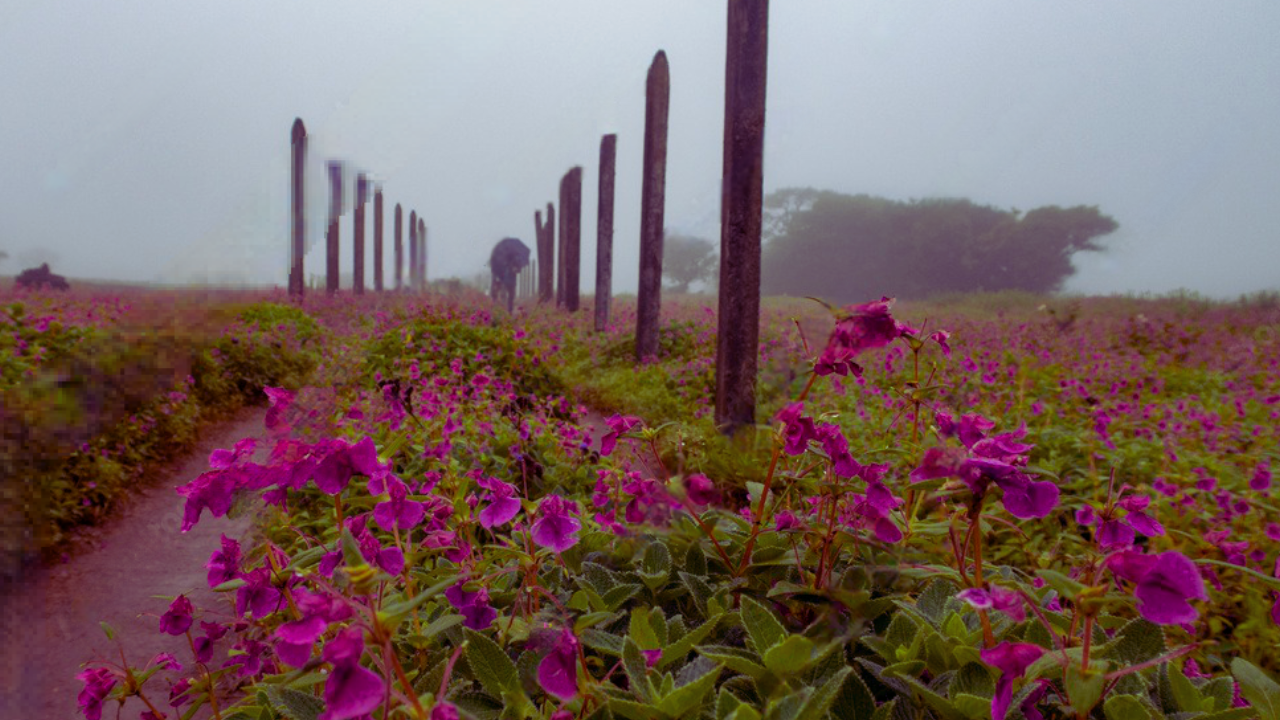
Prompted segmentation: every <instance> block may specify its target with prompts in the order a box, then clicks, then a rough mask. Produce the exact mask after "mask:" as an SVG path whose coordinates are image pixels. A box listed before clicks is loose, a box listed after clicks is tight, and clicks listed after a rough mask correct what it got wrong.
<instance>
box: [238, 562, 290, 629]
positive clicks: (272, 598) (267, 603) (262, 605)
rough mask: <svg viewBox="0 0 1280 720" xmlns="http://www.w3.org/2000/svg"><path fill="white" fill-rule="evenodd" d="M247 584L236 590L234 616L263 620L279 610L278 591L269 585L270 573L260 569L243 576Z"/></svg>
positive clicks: (279, 598)
mask: <svg viewBox="0 0 1280 720" xmlns="http://www.w3.org/2000/svg"><path fill="white" fill-rule="evenodd" d="M244 579H245V580H246V581H247V584H245V585H242V586H240V587H239V588H237V589H236V615H237V616H238V617H244V614H245V612H251V613H252V614H253V617H256V618H264V617H266V616H268V615H270V614H271V613H273V612H275V611H276V610H278V609H280V601H281V599H282V598H281V595H280V591H279V590H277V589H275V587H273V586H272V585H271V571H270V570H269V569H268V568H266V567H260V568H258V569H256V570H253V571H251V572H249V573H247V574H245V575H244Z"/></svg>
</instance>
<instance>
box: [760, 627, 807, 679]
mask: <svg viewBox="0 0 1280 720" xmlns="http://www.w3.org/2000/svg"><path fill="white" fill-rule="evenodd" d="M813 649H814V644H813V641H812V640H810V639H809V638H807V637H805V636H803V635H791V636H788V637H787V638H786V639H784V640H783V641H782V642H780V643H778V644H777V645H774V646H773V647H771V648H769V649H768V650H767V651H765V653H764V658H763V659H764V666H765V667H767V668H769V669H770V670H772V671H773V673H774V674H775V675H793V674H795V673H798V672H800V671H801V670H804V669H805V668H806V667H808V666H809V662H810V661H811V660H812V659H813Z"/></svg>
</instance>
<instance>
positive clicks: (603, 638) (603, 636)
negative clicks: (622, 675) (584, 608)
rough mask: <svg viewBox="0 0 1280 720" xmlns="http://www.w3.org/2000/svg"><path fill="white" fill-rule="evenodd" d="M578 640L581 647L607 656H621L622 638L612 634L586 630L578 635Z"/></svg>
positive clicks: (597, 629)
mask: <svg viewBox="0 0 1280 720" xmlns="http://www.w3.org/2000/svg"><path fill="white" fill-rule="evenodd" d="M578 638H579V639H580V640H582V644H583V645H586V646H587V647H589V648H591V649H592V650H596V651H598V652H602V653H607V654H609V655H615V656H621V655H622V638H621V637H620V636H618V635H614V634H613V633H608V632H605V631H603V630H600V629H599V628H587V629H586V630H583V631H582V632H581V633H580V634H579V635H578Z"/></svg>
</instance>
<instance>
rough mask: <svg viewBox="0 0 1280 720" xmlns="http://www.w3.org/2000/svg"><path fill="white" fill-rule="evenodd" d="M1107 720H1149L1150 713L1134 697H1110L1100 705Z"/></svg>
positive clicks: (1139, 700) (1140, 701)
mask: <svg viewBox="0 0 1280 720" xmlns="http://www.w3.org/2000/svg"><path fill="white" fill-rule="evenodd" d="M1102 712H1103V713H1104V714H1105V715H1106V716H1107V720H1151V712H1150V711H1149V710H1147V706H1146V705H1144V704H1143V703H1142V700H1141V699H1140V698H1138V697H1137V696H1136V695H1114V694H1113V695H1111V696H1110V697H1108V698H1107V701H1106V702H1105V703H1103V704H1102Z"/></svg>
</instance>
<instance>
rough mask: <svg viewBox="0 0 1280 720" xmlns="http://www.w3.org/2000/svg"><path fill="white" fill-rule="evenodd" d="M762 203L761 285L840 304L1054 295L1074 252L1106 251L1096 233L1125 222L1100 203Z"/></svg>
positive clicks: (810, 199)
mask: <svg viewBox="0 0 1280 720" xmlns="http://www.w3.org/2000/svg"><path fill="white" fill-rule="evenodd" d="M765 207H766V210H765V213H766V217H767V218H768V217H769V216H770V213H771V212H772V213H773V215H772V220H773V226H772V232H771V234H770V236H771V240H770V241H769V242H768V243H767V245H766V246H765V250H764V266H763V278H762V284H763V289H764V292H766V293H770V294H778V293H784V294H790V295H821V296H824V297H828V298H832V299H835V300H839V301H856V300H859V299H866V298H869V297H875V296H879V295H889V296H894V297H904V298H907V297H909V298H920V297H927V296H929V295H936V294H941V293H949V292H972V291H980V290H987V291H995V290H1006V289H1017V290H1026V291H1029V292H1040V293H1046V292H1054V291H1056V290H1058V289H1060V288H1061V286H1062V283H1063V281H1065V280H1066V279H1067V278H1068V277H1070V275H1071V273H1072V272H1074V268H1073V267H1072V264H1071V257H1072V255H1074V254H1075V253H1076V252H1081V251H1095V252H1096V251H1101V250H1103V249H1104V248H1103V246H1102V245H1101V244H1099V243H1098V241H1097V238H1099V237H1101V236H1103V235H1106V234H1108V233H1110V232H1113V231H1114V230H1115V229H1116V228H1117V227H1118V225H1117V223H1116V221H1115V220H1113V219H1112V218H1110V217H1108V216H1106V215H1103V214H1102V213H1101V212H1099V210H1098V208H1097V207H1096V206H1094V207H1087V206H1078V207H1072V208H1061V207H1057V206H1049V207H1042V208H1037V209H1035V210H1032V211H1030V212H1028V213H1026V214H1025V215H1024V214H1022V213H1020V212H1019V211H1017V210H1001V209H998V208H994V207H990V206H985V205H977V204H974V203H973V202H970V201H969V200H965V199H957V198H932V199H926V200H912V201H908V202H902V201H896V200H889V199H886V198H879V197H872V196H870V195H841V194H838V193H832V192H827V191H816V190H813V189H811V188H806V189H803V190H795V189H788V190H782V191H778V192H777V193H773V194H771V195H770V196H769V198H767V199H766V202H765ZM771 208H772V210H771ZM769 222H770V220H769V219H766V226H769Z"/></svg>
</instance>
